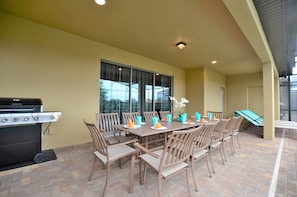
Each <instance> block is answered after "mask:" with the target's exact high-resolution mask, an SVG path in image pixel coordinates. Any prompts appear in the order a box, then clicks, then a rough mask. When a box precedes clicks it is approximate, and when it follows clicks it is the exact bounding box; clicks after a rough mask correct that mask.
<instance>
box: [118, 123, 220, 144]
mask: <svg viewBox="0 0 297 197" xmlns="http://www.w3.org/2000/svg"><path fill="white" fill-rule="evenodd" d="M215 121H217V120H209V121H205V122H200V121H192V122H191V123H187V122H186V123H182V122H179V121H172V122H167V121H159V123H161V125H162V127H161V128H154V127H153V126H152V123H150V122H145V123H142V124H141V126H137V125H135V127H134V128H129V127H128V125H124V124H120V125H115V126H114V128H116V129H119V130H121V131H124V132H127V133H130V134H132V135H134V136H137V137H138V139H141V140H144V146H145V147H146V148H149V137H151V136H154V135H158V134H164V135H165V137H164V138H165V139H164V143H163V144H165V143H166V140H167V136H168V134H169V133H171V132H172V131H177V130H183V129H191V128H194V127H198V126H200V125H202V124H204V123H211V122H215Z"/></svg>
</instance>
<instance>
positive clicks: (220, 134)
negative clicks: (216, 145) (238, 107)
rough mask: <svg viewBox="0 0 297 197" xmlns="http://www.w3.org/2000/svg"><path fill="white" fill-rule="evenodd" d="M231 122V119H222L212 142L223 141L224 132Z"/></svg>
mask: <svg viewBox="0 0 297 197" xmlns="http://www.w3.org/2000/svg"><path fill="white" fill-rule="evenodd" d="M230 120H231V118H229V119H220V121H219V123H218V124H217V126H216V127H215V129H214V131H213V135H212V136H213V137H212V141H219V140H222V139H223V136H224V130H225V128H226V126H227V124H228V122H229V121H230Z"/></svg>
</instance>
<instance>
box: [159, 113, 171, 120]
mask: <svg viewBox="0 0 297 197" xmlns="http://www.w3.org/2000/svg"><path fill="white" fill-rule="evenodd" d="M159 114H160V119H161V120H164V119H165V117H166V118H167V114H171V112H170V111H159Z"/></svg>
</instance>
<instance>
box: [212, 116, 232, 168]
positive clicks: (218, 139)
mask: <svg viewBox="0 0 297 197" xmlns="http://www.w3.org/2000/svg"><path fill="white" fill-rule="evenodd" d="M230 120H231V118H229V119H220V121H219V123H218V124H217V126H216V127H215V129H214V131H213V135H212V137H211V143H210V152H209V155H210V160H211V161H212V164H213V160H212V150H213V149H215V148H218V147H220V154H221V158H222V162H223V165H224V164H225V162H224V160H225V159H224V156H223V146H222V143H223V136H224V130H225V128H226V126H227V124H228V122H229V121H230ZM212 170H213V173H215V169H214V167H213V165H212Z"/></svg>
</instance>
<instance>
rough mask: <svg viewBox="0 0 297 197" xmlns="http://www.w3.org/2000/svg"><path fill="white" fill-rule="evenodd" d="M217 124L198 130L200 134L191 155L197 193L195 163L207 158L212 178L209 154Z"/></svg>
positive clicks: (204, 126)
mask: <svg viewBox="0 0 297 197" xmlns="http://www.w3.org/2000/svg"><path fill="white" fill-rule="evenodd" d="M217 124H218V123H217V122H216V123H206V124H203V125H202V127H201V128H199V129H198V134H197V136H196V139H195V141H194V148H193V150H192V153H191V161H192V174H193V178H194V179H193V180H194V184H195V190H196V191H198V187H197V183H196V175H195V161H197V160H199V159H200V158H202V157H204V156H205V158H206V164H207V169H208V173H209V176H210V177H211V172H210V168H209V164H208V152H209V146H210V142H211V136H212V134H213V131H214V129H215V127H216V125H217Z"/></svg>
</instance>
